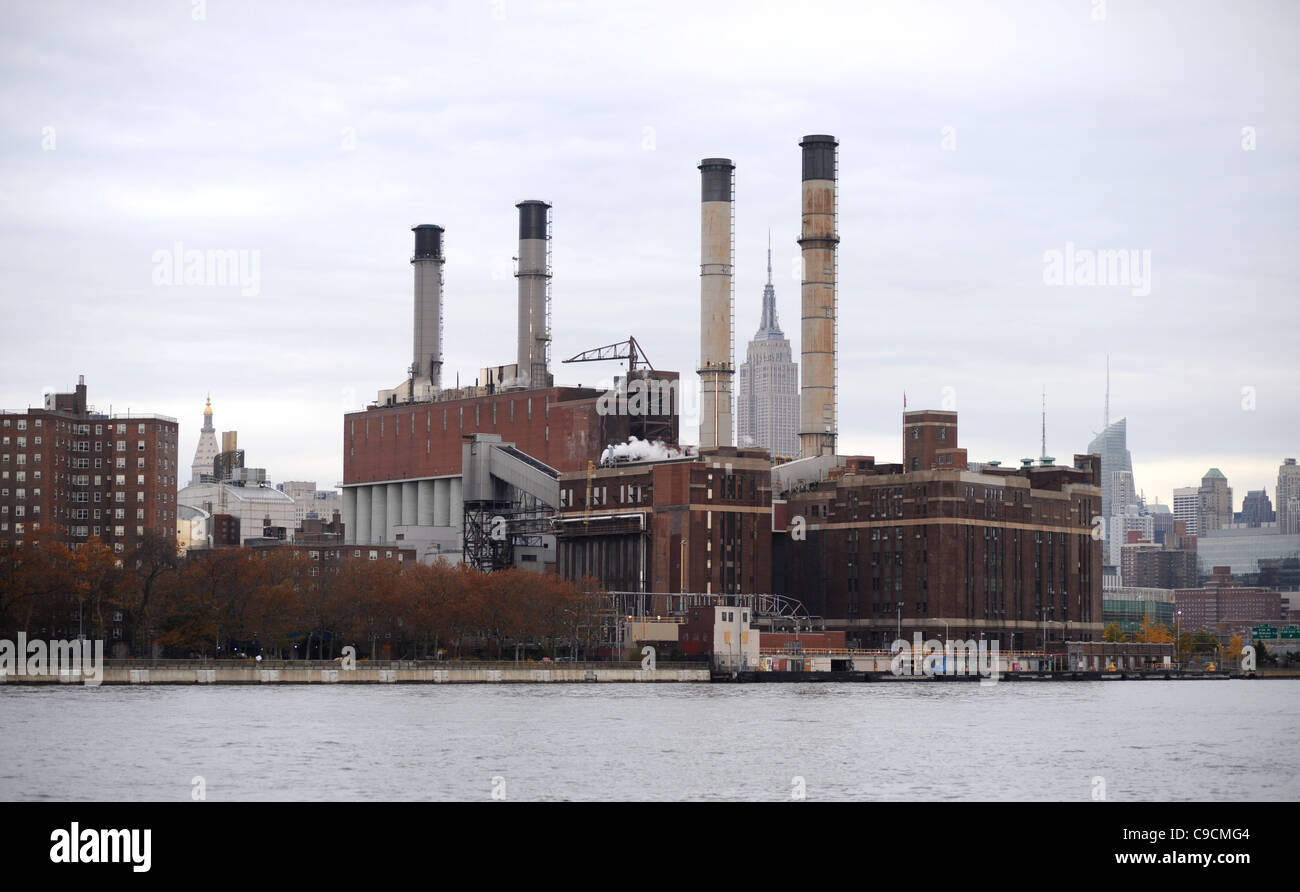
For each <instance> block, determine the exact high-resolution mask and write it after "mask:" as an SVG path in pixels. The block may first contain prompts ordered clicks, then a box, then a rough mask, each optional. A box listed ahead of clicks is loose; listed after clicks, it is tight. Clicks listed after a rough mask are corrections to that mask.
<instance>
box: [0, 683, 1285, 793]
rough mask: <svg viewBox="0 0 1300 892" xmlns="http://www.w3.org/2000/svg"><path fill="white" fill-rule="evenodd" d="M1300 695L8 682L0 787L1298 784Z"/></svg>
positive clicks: (1276, 687)
mask: <svg viewBox="0 0 1300 892" xmlns="http://www.w3.org/2000/svg"><path fill="white" fill-rule="evenodd" d="M1297 707H1300V680H1258V681H1109V682H1071V683H1066V682H1056V683H1048V682H1044V683H1001V684H997V685H991V686H981V685H979V684H975V683H966V682H962V683H933V682H917V683H912V682H893V683H879V684H755V685H709V684H589V685H576V684H575V685H456V686H438V685H400V686H387V685H385V686H378V685H376V686H369V685H367V686H343V685H329V686H324V685H321V686H315V685H313V686H311V687H307V686H297V685H295V686H288V685H286V686H278V687H271V686H268V687H242V686H240V687H222V686H211V687H209V686H204V687H124V686H123V687H119V686H111V687H109V686H104V687H98V688H91V687H71V686H62V685H60V686H57V687H48V688H47V687H19V686H6V687H0V732H2V733H0V799H3V800H36V799H44V800H49V799H53V800H75V801H82V800H114V801H116V800H123V801H133V800H152V801H165V800H177V799H183V800H188V799H190V798H191V791H192V789H193V786H192V785H193V784H194V783H195V779H196V778H199V777H201V778H202V779H203V780H202V784H203V787H204V791H205V795H206V798H207V799H208V800H218V801H219V800H327V801H330V800H347V801H355V800H389V799H400V800H405V799H412V800H486V799H490V798H492V797H493V794H494V791H495V793H496V795H497V796H499V797H504V798H505V799H508V800H615V801H627V800H736V799H743V800H782V799H790V798H792V796H794V795H796V794H797V793H798V792H799V791H800V790H801V789H802V790H803V791H805V794H806V797H807V799H809V800H891V801H893V800H923V801H929V800H963V799H965V800H1040V801H1041V800H1067V801H1068V800H1088V799H1090V798H1092V797H1093V796H1094V793H1095V792H1097V791H1100V790H1101V789H1102V785H1104V795H1105V798H1106V799H1108V800H1115V801H1125V800H1165V801H1168V800H1189V799H1197V800H1202V799H1208V800H1222V801H1229V800H1238V799H1243V798H1245V799H1259V798H1270V799H1272V798H1277V799H1285V800H1295V799H1300V747H1298V746H1297V740H1300V717H1298V716H1297ZM1097 778H1101V779H1102V780H1101V781H1098V780H1097ZM798 779H802V781H800V780H798Z"/></svg>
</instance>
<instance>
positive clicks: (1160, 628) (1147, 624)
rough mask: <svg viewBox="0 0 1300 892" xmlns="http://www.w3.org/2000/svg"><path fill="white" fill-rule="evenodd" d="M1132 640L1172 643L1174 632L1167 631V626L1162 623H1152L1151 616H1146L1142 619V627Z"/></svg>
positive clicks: (1150, 642) (1149, 642)
mask: <svg viewBox="0 0 1300 892" xmlns="http://www.w3.org/2000/svg"><path fill="white" fill-rule="evenodd" d="M1134 640H1135V641H1143V642H1146V643H1148V644H1172V643H1173V641H1174V633H1173V632H1171V631H1169V627H1168V626H1166V625H1165V624H1164V623H1153V622H1151V618H1150V617H1147V618H1146V619H1144V620H1142V629H1141V630H1140V631H1139V632H1138V633H1137V636H1136V637H1135V638H1134Z"/></svg>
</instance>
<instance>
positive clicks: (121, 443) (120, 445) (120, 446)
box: [117, 440, 126, 452]
mask: <svg viewBox="0 0 1300 892" xmlns="http://www.w3.org/2000/svg"><path fill="white" fill-rule="evenodd" d="M117 451H118V452H126V440H118V441H117Z"/></svg>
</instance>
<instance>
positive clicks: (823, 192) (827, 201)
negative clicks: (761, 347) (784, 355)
mask: <svg viewBox="0 0 1300 892" xmlns="http://www.w3.org/2000/svg"><path fill="white" fill-rule="evenodd" d="M799 145H800V147H802V148H803V229H802V237H801V238H800V239H799V247H800V249H802V251H803V294H802V304H803V327H802V331H801V336H800V345H801V347H802V350H803V359H802V362H801V364H800V371H801V372H802V376H803V386H802V387H801V388H800V391H799V455H800V457H802V458H807V457H809V456H812V455H834V454H835V383H836V368H835V346H836V331H835V325H836V316H835V314H836V306H835V272H836V265H835V246H836V245H838V244H839V241H840V237H839V235H837V234H836V232H835V214H836V203H835V180H836V156H835V147H836V146H838V145H839V143H838V142H837V141H836V139H835V137H833V136H805V137H804V138H803V141H802V142H800V143H799Z"/></svg>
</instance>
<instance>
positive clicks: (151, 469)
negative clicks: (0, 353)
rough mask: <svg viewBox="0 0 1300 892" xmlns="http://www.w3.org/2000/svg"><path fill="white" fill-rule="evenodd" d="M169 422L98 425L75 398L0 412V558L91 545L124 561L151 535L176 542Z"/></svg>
mask: <svg viewBox="0 0 1300 892" xmlns="http://www.w3.org/2000/svg"><path fill="white" fill-rule="evenodd" d="M176 441H177V423H176V419H174V418H169V417H167V416H165V415H148V414H138V413H130V414H126V415H105V414H101V413H98V412H95V411H94V410H93V409H92V408H91V407H90V406H88V405H87V402H86V384H85V381H84V379H82V380H81V381H80V382H79V383H78V384H77V387H76V389H75V390H74V391H73V392H72V393H50V394H46V396H45V405H44V407H42V408H36V409H33V408H29V409H27V411H25V412H0V549H5V548H14V547H17V546H18V545H21V544H22V543H23V542H25V541H29V540H36V539H46V540H48V539H49V538H53V539H55V540H57V541H59V542H62V543H64V544H65V545H67V546H69V547H71V548H74V549H75V548H78V547H80V546H81V545H82V544H84V543H85V542H86V541H87V540H88V539H89V538H90V537H92V536H98V537H99V538H100V540H101V541H103V542H104V543H105V544H106V545H108V546H109V547H110V548H112V549H113V550H114V551H115V552H117V553H119V554H122V553H128V554H129V553H130V552H131V551H133V550H134V549H135V548H136V547H137V546H138V545H139V544H140V542H141V541H142V540H143V539H144V538H145V537H146V536H148V535H162V536H165V537H167V538H169V539H175V537H176V487H177V475H178V473H179V471H178V461H177V452H176V449H177V442H176Z"/></svg>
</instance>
